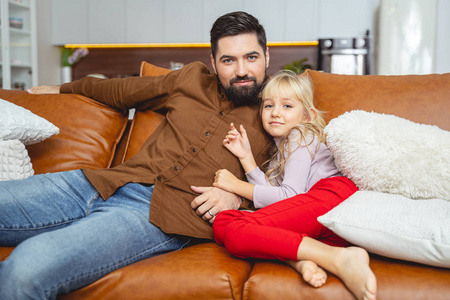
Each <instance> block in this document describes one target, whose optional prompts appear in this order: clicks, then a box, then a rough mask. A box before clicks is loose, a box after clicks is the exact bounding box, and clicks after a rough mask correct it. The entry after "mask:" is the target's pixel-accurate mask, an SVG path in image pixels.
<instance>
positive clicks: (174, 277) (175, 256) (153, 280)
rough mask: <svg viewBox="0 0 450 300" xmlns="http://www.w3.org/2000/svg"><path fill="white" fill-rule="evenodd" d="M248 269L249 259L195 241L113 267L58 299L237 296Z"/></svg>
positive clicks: (239, 293)
mask: <svg viewBox="0 0 450 300" xmlns="http://www.w3.org/2000/svg"><path fill="white" fill-rule="evenodd" d="M250 271H251V263H250V262H249V261H246V260H242V259H238V258H235V257H233V256H231V255H230V254H229V253H228V252H227V251H226V250H225V248H223V247H220V246H218V245H217V244H215V243H205V244H198V245H193V246H190V247H188V248H185V249H182V250H179V251H174V252H170V253H166V254H162V255H160V256H156V257H152V258H150V259H145V260H143V261H140V262H137V263H135V264H133V265H130V266H127V267H124V268H121V269H119V270H116V271H114V272H112V273H110V274H108V275H106V276H105V277H103V278H102V279H100V280H98V281H96V282H94V283H92V284H90V285H88V286H86V287H84V288H82V289H80V290H77V291H74V292H72V293H70V294H66V295H63V296H62V297H61V299H64V300H70V299H103V300H109V299H111V300H115V299H180V300H183V299H197V300H201V299H205V300H206V299H208V300H209V299H241V294H242V289H243V285H244V282H245V280H246V279H247V278H248V276H249V274H250ZM124 279H126V280H124Z"/></svg>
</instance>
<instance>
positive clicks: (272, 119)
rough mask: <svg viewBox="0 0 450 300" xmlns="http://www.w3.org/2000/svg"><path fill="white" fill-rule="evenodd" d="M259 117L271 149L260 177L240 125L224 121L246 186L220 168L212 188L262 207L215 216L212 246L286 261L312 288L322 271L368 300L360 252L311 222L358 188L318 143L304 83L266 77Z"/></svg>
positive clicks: (317, 124)
mask: <svg viewBox="0 0 450 300" xmlns="http://www.w3.org/2000/svg"><path fill="white" fill-rule="evenodd" d="M261 118H262V122H263V126H264V129H265V130H266V131H267V133H268V134H270V135H271V136H272V137H273V140H274V144H275V146H276V149H275V151H274V154H273V156H272V157H271V159H270V160H269V161H268V164H267V170H266V172H265V173H263V172H262V171H261V170H260V169H259V168H258V166H257V165H256V163H255V160H254V158H253V155H252V152H251V147H250V143H249V140H248V138H247V135H246V131H245V128H244V127H243V126H242V125H241V126H240V128H239V131H238V130H237V129H236V128H235V126H234V124H230V131H229V132H228V134H227V136H226V137H225V139H224V142H223V143H224V146H225V147H226V148H227V149H228V150H230V152H232V153H233V154H234V155H235V156H236V157H238V158H239V160H240V162H241V164H242V167H243V168H244V170H245V172H246V176H247V179H248V182H245V181H241V180H239V179H237V178H236V177H235V176H234V175H233V174H231V173H230V172H229V171H227V170H219V171H217V173H216V176H215V179H214V184H213V185H214V186H216V187H219V188H222V189H224V190H227V191H229V192H233V193H235V194H238V195H240V196H242V197H245V198H247V199H249V200H252V201H253V203H254V206H255V207H256V208H261V209H259V210H257V211H255V212H249V211H239V210H228V211H223V212H221V213H219V214H218V215H217V216H216V217H215V220H214V223H213V230H214V237H215V239H216V241H217V243H219V244H221V245H224V246H225V247H226V248H227V249H228V251H229V252H230V253H232V254H233V255H236V256H238V257H242V258H247V257H253V258H261V259H280V260H284V261H287V262H288V264H289V265H291V266H292V267H293V268H294V269H295V270H296V271H298V272H299V273H300V274H302V276H303V279H304V280H305V281H306V282H308V283H309V284H311V285H312V286H314V287H320V286H322V285H323V284H324V283H325V282H326V278H327V275H326V272H325V271H324V270H323V269H321V268H320V267H319V266H321V267H323V268H325V269H326V270H328V271H330V272H332V273H334V274H335V275H337V276H338V277H340V278H341V279H342V280H343V282H344V283H345V284H346V286H347V287H348V288H349V289H350V291H351V292H352V293H353V294H354V295H355V296H356V297H357V298H358V299H375V294H376V279H375V275H374V274H373V272H372V270H371V269H370V267H369V257H368V254H367V252H366V251H365V250H364V249H361V248H358V247H349V248H344V247H343V246H348V243H347V242H346V241H345V240H343V239H342V238H340V237H339V236H337V235H335V234H334V233H333V232H332V231H330V230H329V229H328V228H326V227H324V226H323V225H321V224H320V223H319V222H318V221H317V217H319V216H321V215H323V214H325V213H327V212H328V211H330V210H331V209H332V208H334V207H335V206H336V205H338V204H340V203H341V202H342V201H344V200H345V199H347V198H348V197H350V196H351V195H352V194H353V193H354V192H356V191H357V187H356V186H355V185H354V184H353V183H352V182H351V181H350V180H349V179H348V178H346V177H343V176H342V175H341V174H340V173H339V171H338V170H337V168H336V166H335V164H334V157H333V155H332V153H331V151H330V150H329V149H328V148H327V146H326V145H325V144H324V141H325V136H324V133H323V129H324V127H325V122H324V120H323V117H322V113H321V112H320V111H318V110H317V109H316V108H315V107H314V105H313V88H312V83H311V81H310V79H309V78H308V77H305V76H300V77H299V76H296V75H295V74H293V73H288V72H282V73H279V74H277V75H275V76H274V77H272V78H271V79H270V80H269V81H268V83H267V84H266V86H265V88H264V90H263V92H262V104H261ZM281 200H283V201H281Z"/></svg>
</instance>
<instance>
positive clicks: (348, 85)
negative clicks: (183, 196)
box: [0, 71, 450, 300]
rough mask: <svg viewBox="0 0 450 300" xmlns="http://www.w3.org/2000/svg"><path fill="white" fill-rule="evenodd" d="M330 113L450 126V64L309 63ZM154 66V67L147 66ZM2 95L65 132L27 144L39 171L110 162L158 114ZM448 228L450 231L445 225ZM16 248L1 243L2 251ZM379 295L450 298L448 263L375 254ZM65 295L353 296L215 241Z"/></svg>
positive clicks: (126, 152)
mask: <svg viewBox="0 0 450 300" xmlns="http://www.w3.org/2000/svg"><path fill="white" fill-rule="evenodd" d="M309 74H310V75H311V77H312V78H313V81H314V84H315V98H316V101H317V105H318V107H319V108H320V109H322V110H324V111H327V112H328V113H327V120H330V119H331V118H334V117H337V116H338V115H340V114H342V113H344V112H345V111H350V110H354V109H361V110H366V111H375V112H379V113H387V114H394V115H397V116H400V117H403V118H407V119H409V120H412V121H414V122H418V123H425V124H434V125H437V126H439V127H440V128H442V129H445V130H450V120H449V116H450V73H449V74H443V75H436V74H434V75H408V76H350V75H334V74H325V73H319V72H315V71H311V72H309ZM147 75H148V74H147ZM0 98H3V99H6V100H9V101H11V102H13V103H16V104H18V105H21V106H24V107H25V108H28V109H29V110H31V111H32V112H34V113H36V114H37V115H40V116H42V117H44V118H46V119H47V120H49V121H51V122H53V123H54V124H55V125H56V126H58V127H59V128H60V134H59V135H57V136H53V137H51V138H49V139H48V140H46V141H44V142H41V143H39V144H35V145H32V146H29V147H27V149H28V152H29V155H30V157H31V160H32V163H33V167H34V170H35V172H36V173H44V172H56V171H63V170H71V169H77V168H81V167H84V168H104V167H111V166H115V165H117V164H120V163H121V162H123V161H125V160H127V159H128V158H130V157H131V156H132V155H134V154H135V153H136V152H137V151H138V150H139V147H140V146H141V145H142V143H143V142H144V141H145V139H146V138H147V136H149V135H150V134H151V132H152V131H153V130H154V129H155V128H156V127H157V126H158V124H159V122H160V121H161V120H162V118H163V117H162V116H161V115H159V114H157V113H154V112H151V111H138V112H136V114H135V115H134V118H133V120H132V121H128V118H127V115H126V114H125V113H122V112H119V111H116V110H114V109H111V108H109V107H106V106H104V105H102V104H99V103H96V102H95V101H93V100H91V99H88V98H86V97H83V96H77V95H68V94H66V95H29V94H27V93H26V92H21V91H9V90H0ZM449 234H450V233H449ZM11 251H12V248H6V247H3V248H0V260H4V259H6V258H7V256H8V255H9V253H10V252H11ZM370 265H371V267H372V269H373V271H374V272H375V274H376V276H377V280H378V299H392V300H398V299H433V300H437V299H450V270H449V269H443V268H436V267H430V266H426V265H421V264H416V263H412V262H405V261H400V260H394V259H390V258H385V257H380V256H377V255H373V254H371V262H370ZM60 298H61V299H353V296H352V294H351V293H350V292H349V291H348V290H347V289H346V288H345V286H344V285H343V284H342V282H341V281H340V280H339V279H337V278H336V277H334V276H333V275H332V274H330V276H329V279H328V282H327V283H326V284H325V285H324V286H323V287H321V288H313V287H311V286H309V285H307V284H306V283H305V282H303V280H302V279H301V278H300V276H299V275H298V274H297V273H296V272H295V271H294V270H292V269H291V268H289V267H288V266H286V265H284V264H282V263H279V262H274V261H258V260H242V259H238V258H235V257H233V256H231V255H230V254H228V253H227V251H226V250H225V249H224V248H223V247H220V246H218V245H216V244H215V243H213V242H211V241H206V242H205V241H199V243H197V244H195V245H193V246H190V247H188V248H186V249H183V250H181V251H177V252H172V253H167V254H163V255H160V256H157V257H153V258H150V259H146V260H143V261H141V262H138V263H135V264H133V265H130V266H127V267H124V268H122V269H119V270H116V271H114V272H112V273H110V274H108V275H107V276H105V277H103V278H102V279H100V280H98V281H96V282H94V283H92V284H90V285H88V286H86V287H84V288H82V289H80V290H77V291H74V292H72V293H69V294H65V295H60Z"/></svg>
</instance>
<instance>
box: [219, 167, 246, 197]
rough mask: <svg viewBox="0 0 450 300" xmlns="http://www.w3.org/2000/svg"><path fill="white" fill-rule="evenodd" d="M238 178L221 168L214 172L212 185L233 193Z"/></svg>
mask: <svg viewBox="0 0 450 300" xmlns="http://www.w3.org/2000/svg"><path fill="white" fill-rule="evenodd" d="M239 181H240V180H239V179H238V178H237V177H236V176H234V175H233V174H232V173H231V172H230V171H228V170H226V169H222V170H219V171H217V172H216V176H215V177H214V183H213V186H215V187H218V188H221V189H223V190H226V191H228V192H231V193H234V192H235V191H234V188H235V187H236V185H237V183H238V182H239Z"/></svg>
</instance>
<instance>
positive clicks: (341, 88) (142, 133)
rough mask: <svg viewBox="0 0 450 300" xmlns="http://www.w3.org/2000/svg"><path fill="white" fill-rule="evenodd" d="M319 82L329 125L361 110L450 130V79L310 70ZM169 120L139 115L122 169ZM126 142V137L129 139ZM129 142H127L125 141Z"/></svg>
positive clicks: (145, 70)
mask: <svg viewBox="0 0 450 300" xmlns="http://www.w3.org/2000/svg"><path fill="white" fill-rule="evenodd" d="M140 70H141V73H140V75H141V76H159V75H164V74H166V73H168V72H170V70H168V69H164V68H160V67H156V66H154V65H152V64H150V63H147V62H142V64H141V68H140ZM303 76H310V77H311V78H312V80H313V82H314V97H315V102H316V105H317V107H318V108H319V109H320V110H323V111H325V112H326V113H325V119H326V121H327V123H328V122H329V121H330V120H331V119H333V118H336V117H338V116H339V115H341V114H343V113H344V112H346V111H351V110H355V109H359V110H365V111H369V112H371V111H374V112H378V113H384V114H393V115H396V116H399V117H402V118H405V119H408V120H411V121H413V122H417V123H423V124H429V125H437V126H439V127H440V128H442V129H445V130H450V120H449V118H448V116H450V73H447V74H431V75H402V76H381V75H364V76H361V75H338V74H330V73H323V72H318V71H312V70H307V71H306V72H305V73H304V75H303ZM162 120H164V117H163V116H162V115H160V114H158V113H155V112H152V111H136V113H135V116H134V119H133V122H132V124H131V126H130V131H129V132H128V133H127V134H126V145H127V146H126V151H125V153H124V154H123V155H122V156H121V157H120V159H119V160H117V161H116V163H121V162H123V161H126V160H128V159H129V158H130V157H132V156H133V155H134V154H136V153H137V152H138V151H139V149H140V148H141V147H142V145H143V143H144V142H145V141H146V140H147V138H148V137H149V136H150V135H151V134H152V133H153V131H154V130H155V129H156V128H157V126H158V125H159V124H160V123H161V121H162ZM124 138H125V137H124ZM122 142H124V141H122Z"/></svg>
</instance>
